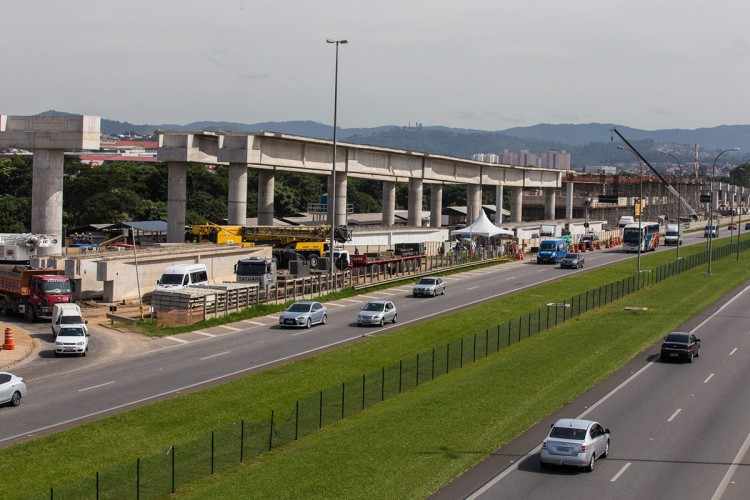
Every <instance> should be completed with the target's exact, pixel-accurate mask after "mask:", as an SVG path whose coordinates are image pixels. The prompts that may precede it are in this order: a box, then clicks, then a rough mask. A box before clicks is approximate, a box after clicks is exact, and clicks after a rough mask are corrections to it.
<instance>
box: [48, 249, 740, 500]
mask: <svg viewBox="0 0 750 500" xmlns="http://www.w3.org/2000/svg"><path fill="white" fill-rule="evenodd" d="M748 248H750V239H748V240H743V241H741V242H739V243H731V244H728V245H725V246H722V247H719V248H716V249H714V254H713V255H714V259H721V258H724V257H727V256H734V255H735V252H736V253H737V255H739V252H741V251H745V250H747V249H748ZM707 261H708V253H707V252H705V251H704V252H702V253H696V254H692V255H689V256H687V257H684V258H681V259H679V260H675V261H673V262H670V263H667V264H662V265H660V266H657V267H655V268H653V269H652V270H651V272H650V273H641V274H638V273H635V274H633V275H631V276H629V277H627V278H623V279H621V280H618V281H614V282H611V283H607V284H605V285H602V286H600V287H597V288H592V289H589V290H586V291H585V292H583V293H580V294H578V295H573V296H572V297H570V298H565V299H564V300H562V301H560V302H555V303H549V304H543V305H541V306H539V308H538V309H537V310H535V311H531V312H529V313H528V314H523V315H521V316H519V317H517V318H512V319H509V320H506V321H504V322H502V321H501V322H499V323H498V324H497V326H496V327H495V328H492V329H485V330H484V331H481V332H476V333H473V334H469V335H465V336H462V337H460V338H458V339H456V340H453V341H451V342H448V343H447V344H441V345H436V346H434V347H432V348H431V349H428V350H426V351H422V352H419V353H415V354H414V355H412V356H409V357H407V358H404V359H402V360H400V361H398V362H397V363H394V364H392V365H390V366H384V367H382V368H381V369H379V370H375V371H373V372H370V373H363V374H362V375H361V376H358V377H355V378H352V379H349V380H347V381H344V382H342V383H341V384H337V385H335V386H332V387H328V388H325V389H322V390H320V391H318V392H316V393H313V394H310V395H309V396H308V397H306V398H304V399H300V400H297V401H296V402H295V404H294V405H293V406H292V407H289V408H285V409H283V410H281V411H276V410H270V415H269V418H267V419H263V420H258V421H251V422H249V421H245V420H240V421H236V422H230V423H227V424H226V425H223V426H221V427H218V428H216V429H214V430H212V431H210V432H207V433H206V434H205V435H204V436H202V437H201V438H200V439H195V440H190V441H185V442H181V443H174V444H172V445H170V446H166V447H165V448H164V450H163V451H162V452H161V453H157V454H153V455H148V456H146V457H142V458H138V459H136V460H135V461H132V462H129V463H122V464H118V465H116V466H113V467H110V468H108V469H106V470H105V471H100V472H95V473H92V477H91V479H90V480H88V481H85V482H80V483H75V484H72V485H71V484H68V485H67V486H64V487H61V488H50V489H49V491H48V492H46V493H45V494H44V495H42V494H39V495H37V496H36V498H40V499H41V498H42V497H43V496H45V497H47V498H50V499H51V500H54V499H55V498H85V497H93V496H94V495H95V497H96V498H135V499H138V500H141V499H147V498H162V497H164V496H166V495H169V494H170V493H171V494H174V493H175V491H176V488H177V487H178V486H180V485H183V484H185V483H188V482H190V481H192V480H194V479H198V478H202V477H206V476H208V475H213V474H215V473H216V472H219V471H223V470H227V469H229V468H231V467H235V466H236V465H238V464H241V463H244V462H245V461H246V460H248V459H250V458H252V457H255V456H258V455H260V454H262V453H265V452H266V451H270V450H272V449H273V448H277V447H279V446H283V445H285V444H288V443H290V442H292V441H296V440H298V439H301V438H303V437H305V436H307V435H309V434H312V433H314V432H317V431H318V430H320V429H322V428H323V427H324V426H327V425H330V424H333V423H335V422H338V421H340V420H342V419H344V418H347V417H350V416H352V415H355V414H357V413H360V412H362V411H364V410H366V409H367V408H369V407H370V406H372V405H375V404H377V403H380V402H382V401H385V400H386V399H390V398H393V397H396V396H398V395H399V394H401V393H402V392H405V391H408V390H410V389H413V388H415V387H418V386H419V385H421V384H424V383H427V382H430V381H432V380H434V379H435V378H437V377H439V376H441V375H444V374H447V373H449V372H451V371H454V370H457V369H461V368H464V367H466V366H469V365H471V364H472V363H474V362H475V361H477V360H479V359H481V358H485V357H487V356H489V355H491V354H494V353H496V352H498V351H500V350H501V349H503V348H505V347H508V346H510V345H512V344H515V343H517V342H520V341H521V340H523V339H525V338H528V337H532V336H534V335H538V334H539V333H541V332H544V331H546V330H549V329H552V328H555V327H556V326H557V325H560V324H562V323H564V322H566V321H568V320H570V319H572V318H576V317H578V316H580V315H581V314H584V313H586V312H588V311H592V310H595V309H598V308H600V307H603V306H606V305H608V304H611V303H612V302H615V301H617V300H620V299H622V298H623V297H625V296H627V295H629V294H631V293H634V292H637V291H638V290H641V289H643V288H646V287H648V286H653V285H655V284H658V283H660V282H661V281H663V280H665V279H669V278H671V277H672V276H676V275H679V274H682V273H684V272H686V271H689V270H691V269H694V268H696V267H698V266H701V265H703V264H705V263H706V262H707ZM178 478H179V482H178V481H177V479H178Z"/></svg>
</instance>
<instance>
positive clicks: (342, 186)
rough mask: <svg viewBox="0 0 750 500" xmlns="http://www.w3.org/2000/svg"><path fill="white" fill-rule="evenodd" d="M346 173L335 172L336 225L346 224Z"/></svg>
mask: <svg viewBox="0 0 750 500" xmlns="http://www.w3.org/2000/svg"><path fill="white" fill-rule="evenodd" d="M346 186H347V181H346V174H345V173H343V172H336V225H337V226H346V224H347V213H346V203H347V202H346Z"/></svg>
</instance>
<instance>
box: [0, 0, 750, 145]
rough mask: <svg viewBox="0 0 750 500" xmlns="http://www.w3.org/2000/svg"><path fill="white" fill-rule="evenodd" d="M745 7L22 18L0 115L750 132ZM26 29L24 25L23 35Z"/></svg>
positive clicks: (14, 23) (29, 13)
mask: <svg viewBox="0 0 750 500" xmlns="http://www.w3.org/2000/svg"><path fill="white" fill-rule="evenodd" d="M748 18H750V4H748V2H744V1H741V0H725V1H722V2H699V1H697V0H685V1H678V0H665V1H662V2H652V1H648V0H633V1H631V2H627V3H617V4H615V3H614V2H601V1H597V0H574V1H570V2H559V1H555V0H536V1H528V0H508V1H506V2H502V3H500V2H494V1H491V0H476V1H473V2H470V3H456V2H450V1H448V0H434V1H432V2H429V3H428V4H421V3H420V4H416V3H413V4H412V3H410V2H396V1H394V0H383V1H382V2H377V3H372V2H364V1H361V0H355V1H351V0H350V1H346V2H345V1H343V0H331V2H328V3H327V4H326V6H325V8H321V6H320V5H319V4H317V3H311V2H286V3H283V4H280V3H278V2H273V1H271V0H232V1H227V2H221V3H220V4H215V3H210V2H203V3H190V2H178V1H177V0H164V1H161V2H152V1H146V0H132V1H130V2H127V3H119V4H113V3H106V2H97V1H95V0H77V1H76V2H75V3H61V2H52V1H49V0H47V1H39V2H25V3H21V2H9V3H8V5H3V16H2V17H1V18H0V31H1V32H2V33H3V34H4V38H5V40H6V49H5V50H4V53H3V57H2V59H1V60H0V61H1V62H0V64H2V68H3V73H4V75H5V78H3V80H2V84H0V90H1V91H0V112H3V113H11V114H33V113H38V112H40V111H44V110H46V109H50V108H54V109H64V110H66V111H71V112H78V113H88V114H96V115H101V116H105V117H112V118H114V119H118V120H127V121H131V122H134V123H188V122H192V121H201V120H221V121H236V122H246V123H252V122H260V121H286V120H314V121H317V122H322V123H328V124H330V123H331V121H332V120H331V115H332V109H331V108H332V104H331V100H332V93H333V90H332V80H333V51H332V49H331V48H330V47H329V46H327V45H326V44H325V38H326V37H345V38H348V39H349V41H350V43H349V45H347V46H345V47H342V50H341V61H340V89H339V90H340V94H339V97H340V102H339V104H340V107H339V123H340V124H341V126H342V127H371V126H376V125H390V124H394V125H403V124H406V123H409V122H412V123H414V122H422V123H425V124H427V125H445V126H451V127H463V128H471V129H478V130H500V129H505V128H508V127H514V126H525V125H532V124H537V123H589V122H600V123H622V124H627V125H628V126H631V127H637V128H642V129H663V128H695V127H711V126H715V125H720V124H742V123H748V121H750V120H749V119H748V117H749V116H750V98H748V95H747V93H746V91H745V88H744V86H745V82H747V81H748V80H749V79H750V65H747V64H742V63H741V61H743V60H745V58H746V56H747V54H748V50H749V49H750V31H748V30H747V29H746V26H745V25H746V20H747V19H748ZM20 20H23V21H24V22H20Z"/></svg>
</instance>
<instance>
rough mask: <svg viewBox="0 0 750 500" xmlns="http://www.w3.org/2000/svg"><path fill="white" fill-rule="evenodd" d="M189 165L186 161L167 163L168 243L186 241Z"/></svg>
mask: <svg viewBox="0 0 750 500" xmlns="http://www.w3.org/2000/svg"><path fill="white" fill-rule="evenodd" d="M187 167H188V164H187V163H184V162H174V161H173V162H169V163H167V243H183V242H184V241H185V211H186V208H187Z"/></svg>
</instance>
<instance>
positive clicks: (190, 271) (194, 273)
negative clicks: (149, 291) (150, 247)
mask: <svg viewBox="0 0 750 500" xmlns="http://www.w3.org/2000/svg"><path fill="white" fill-rule="evenodd" d="M207 284H208V268H207V267H206V265H205V264H177V265H174V266H169V267H168V268H167V269H166V271H164V274H162V275H161V278H160V279H159V280H158V281H157V282H156V289H157V290H178V289H180V288H185V287H186V286H195V285H207Z"/></svg>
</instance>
